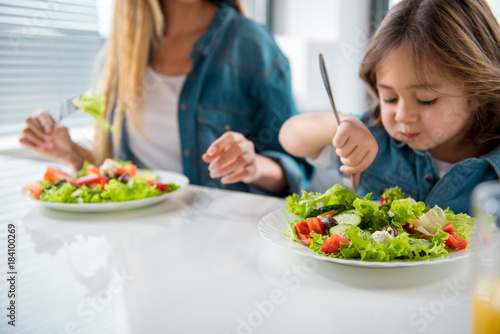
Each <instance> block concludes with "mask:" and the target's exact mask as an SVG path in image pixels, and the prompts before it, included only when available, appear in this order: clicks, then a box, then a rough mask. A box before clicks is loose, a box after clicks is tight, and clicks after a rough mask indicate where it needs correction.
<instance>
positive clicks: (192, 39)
mask: <svg viewBox="0 0 500 334" xmlns="http://www.w3.org/2000/svg"><path fill="white" fill-rule="evenodd" d="M108 47H109V49H108V53H107V60H106V63H105V65H104V69H103V72H102V75H101V80H100V89H99V90H100V91H102V92H103V93H104V94H105V95H106V97H107V112H106V118H107V119H108V120H110V121H111V122H112V123H113V124H114V125H115V127H116V128H117V129H118V131H117V133H116V134H114V135H112V136H110V134H109V133H108V132H105V131H102V130H101V129H99V128H96V136H95V140H94V149H93V151H92V152H89V151H87V150H85V149H84V148H82V147H80V146H79V145H77V144H76V143H74V142H72V141H71V139H70V138H69V135H68V133H67V129H66V128H64V127H61V126H56V127H54V128H52V125H53V124H54V123H53V120H52V119H51V118H50V116H49V115H48V114H47V113H46V112H38V113H37V114H36V115H35V116H34V117H29V118H28V119H27V120H26V124H27V126H26V128H25V129H24V130H23V132H22V134H21V138H20V142H21V143H22V144H24V145H26V146H28V147H31V148H34V149H35V150H36V151H38V152H39V153H41V154H43V155H45V156H48V157H52V158H56V159H59V160H62V161H64V162H65V163H68V164H70V165H72V166H73V167H74V168H76V169H78V168H80V167H81V165H82V163H83V161H84V160H89V161H91V162H92V163H94V164H99V163H100V162H102V161H103V160H104V159H105V158H107V157H117V158H120V159H122V160H132V161H133V162H134V163H136V164H138V165H139V166H140V167H147V168H160V169H168V170H173V171H179V172H180V171H183V172H184V174H186V175H187V176H188V177H189V179H190V181H191V183H194V184H201V185H206V186H217V187H222V188H226V189H232V190H240V191H252V192H264V193H269V194H275V195H284V194H288V193H291V192H299V191H300V189H304V188H306V187H307V185H308V179H309V177H310V175H311V171H312V170H311V167H309V166H308V165H306V163H305V162H304V161H303V160H301V159H297V158H293V157H291V156H290V155H288V154H286V153H285V152H284V151H283V149H282V148H281V146H280V144H279V142H278V132H279V129H280V127H281V124H282V123H283V122H284V121H285V120H286V119H287V118H288V117H290V116H291V115H293V114H296V108H295V104H294V102H293V98H292V94H291V87H290V86H291V85H290V71H289V66H288V61H287V59H286V57H285V56H284V55H283V54H282V53H281V51H280V50H279V48H278V47H277V45H276V44H275V42H274V40H273V38H272V36H271V35H270V34H269V33H268V31H267V30H265V28H263V27H261V26H259V25H257V24H256V23H254V22H253V21H251V20H249V19H247V18H245V17H244V16H243V15H242V10H241V5H240V3H239V1H235V0H231V1H217V0H212V1H203V0H163V1H154V0H143V1H132V0H119V1H117V2H116V4H115V15H114V19H113V33H112V35H111V37H110V40H109V46H108ZM219 178H220V179H219Z"/></svg>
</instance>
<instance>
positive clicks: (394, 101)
mask: <svg viewBox="0 0 500 334" xmlns="http://www.w3.org/2000/svg"><path fill="white" fill-rule="evenodd" d="M397 100H398V99H390V100H389V99H384V103H396V101H397Z"/></svg>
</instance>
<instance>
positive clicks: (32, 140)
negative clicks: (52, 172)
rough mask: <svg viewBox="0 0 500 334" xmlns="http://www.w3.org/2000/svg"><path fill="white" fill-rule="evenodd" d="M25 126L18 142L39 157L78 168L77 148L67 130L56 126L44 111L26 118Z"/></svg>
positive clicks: (79, 161)
mask: <svg viewBox="0 0 500 334" xmlns="http://www.w3.org/2000/svg"><path fill="white" fill-rule="evenodd" d="M25 123H26V126H25V128H24V129H23V131H22V132H21V136H20V137H19V142H20V143H21V144H23V145H24V146H26V147H29V148H32V149H33V150H35V151H36V152H38V153H40V154H41V155H43V156H45V157H47V158H52V159H57V160H60V161H63V162H65V163H68V164H70V165H71V166H73V167H74V168H79V165H80V164H81V162H82V161H81V157H80V156H79V154H78V153H77V152H78V149H79V148H78V146H77V145H76V144H75V143H74V142H73V141H72V140H71V138H70V136H69V133H68V129H67V128H66V127H64V126H60V125H57V126H55V127H54V124H55V122H54V120H53V119H52V117H50V115H49V114H48V113H47V112H46V111H45V110H41V109H40V110H37V111H36V113H35V114H34V115H33V116H30V117H28V118H26V120H25Z"/></svg>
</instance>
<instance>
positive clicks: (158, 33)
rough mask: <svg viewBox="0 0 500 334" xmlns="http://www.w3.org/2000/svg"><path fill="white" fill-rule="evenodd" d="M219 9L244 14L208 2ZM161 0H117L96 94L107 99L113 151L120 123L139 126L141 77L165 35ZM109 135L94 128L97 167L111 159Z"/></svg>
mask: <svg viewBox="0 0 500 334" xmlns="http://www.w3.org/2000/svg"><path fill="white" fill-rule="evenodd" d="M209 2H211V3H214V4H215V5H217V6H219V5H220V4H221V3H227V4H229V5H230V6H232V7H234V8H235V9H236V10H237V11H238V12H240V13H242V14H243V9H242V6H241V3H240V0H210V1H209ZM164 26H165V22H164V17H163V12H162V5H161V0H116V2H115V10H114V15H113V26H112V32H111V35H110V38H109V41H108V43H107V48H108V49H107V54H106V61H105V63H104V68H103V71H102V73H101V76H100V80H99V86H98V91H100V92H102V93H103V94H104V95H105V96H106V115H105V117H106V119H107V120H108V121H111V114H113V120H112V122H113V125H114V126H115V127H116V129H117V132H116V133H115V134H114V135H113V136H115V140H114V144H115V147H114V151H115V152H119V150H120V149H121V147H120V141H121V137H122V133H121V130H122V123H123V119H124V117H125V116H126V117H127V119H129V120H130V121H131V122H132V124H134V125H137V124H138V112H139V111H140V110H141V108H142V102H143V99H142V97H143V94H144V75H145V71H146V66H147V64H148V60H149V56H150V52H151V47H153V48H154V47H156V46H157V44H158V42H159V40H160V39H161V38H162V36H163V33H164ZM109 136H110V133H109V132H108V131H103V130H102V129H100V128H99V127H97V126H96V133H95V137H94V150H93V159H94V162H95V163H97V164H100V163H101V162H102V161H104V159H105V158H109V157H112V154H111V152H112V150H111V144H110V137H109Z"/></svg>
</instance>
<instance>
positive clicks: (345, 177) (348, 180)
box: [319, 53, 359, 197]
mask: <svg viewBox="0 0 500 334" xmlns="http://www.w3.org/2000/svg"><path fill="white" fill-rule="evenodd" d="M319 68H320V70H321V76H322V77H323V83H324V84H325V88H326V92H327V93H328V97H329V98H330V104H331V105H332V109H333V113H334V114H335V119H336V120H337V124H338V125H340V118H339V114H338V112H337V108H336V107H335V101H334V100H333V94H332V89H331V87H330V80H329V79H328V72H327V71H326V66H325V60H324V58H323V55H322V54H321V53H320V54H319ZM342 181H343V182H344V186H345V187H346V189H348V190H350V191H352V192H353V193H354V195H356V196H358V197H359V195H358V193H357V192H356V189H354V178H353V176H352V174H346V173H342Z"/></svg>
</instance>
